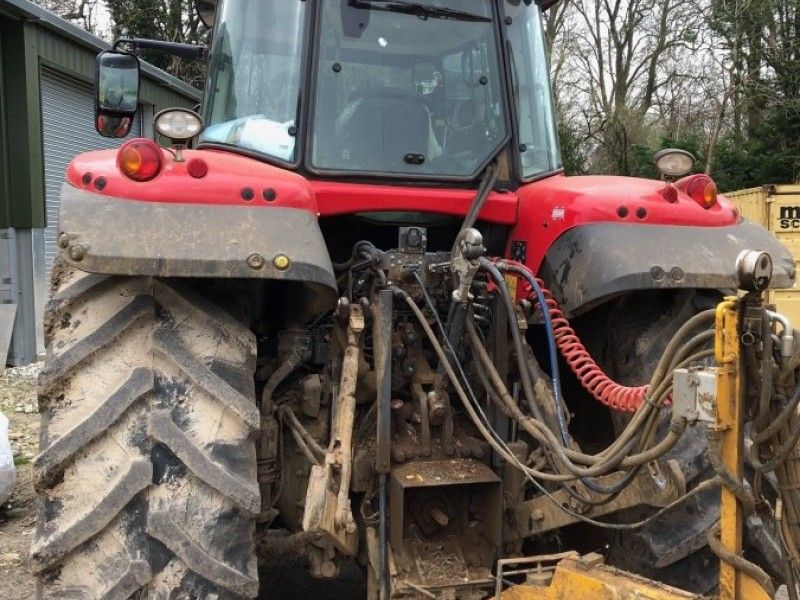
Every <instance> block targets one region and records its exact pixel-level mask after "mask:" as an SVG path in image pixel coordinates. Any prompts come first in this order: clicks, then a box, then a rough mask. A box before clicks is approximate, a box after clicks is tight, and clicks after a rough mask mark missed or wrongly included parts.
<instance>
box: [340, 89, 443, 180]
mask: <svg viewBox="0 0 800 600" xmlns="http://www.w3.org/2000/svg"><path fill="white" fill-rule="evenodd" d="M336 132H337V135H336V139H339V140H341V144H342V146H341V150H340V152H341V154H340V156H341V157H342V158H343V161H346V162H347V163H349V164H348V168H349V169H354V170H359V171H361V170H364V171H389V170H391V171H396V170H405V169H407V168H408V165H407V164H406V162H405V156H406V155H408V154H421V155H422V156H424V157H426V159H428V158H429V156H428V153H429V143H430V135H431V132H432V124H431V116H430V113H429V112H428V109H427V107H426V106H425V104H424V103H423V102H422V100H421V99H420V97H419V96H418V95H417V94H416V93H415V92H413V91H406V90H403V89H395V88H373V89H370V90H366V91H364V92H361V93H359V94H358V95H356V96H355V97H353V98H352V99H351V100H350V102H349V103H348V104H347V106H346V107H345V109H344V110H343V111H342V114H341V115H340V116H339V118H338V119H337V120H336Z"/></svg>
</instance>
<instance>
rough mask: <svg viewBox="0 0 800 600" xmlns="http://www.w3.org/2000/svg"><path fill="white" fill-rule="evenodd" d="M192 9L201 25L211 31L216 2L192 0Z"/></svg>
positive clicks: (211, 0) (212, 0) (215, 0)
mask: <svg viewBox="0 0 800 600" xmlns="http://www.w3.org/2000/svg"><path fill="white" fill-rule="evenodd" d="M194 8H195V10H196V11H197V16H198V17H200V20H201V21H202V22H203V25H205V26H206V27H208V28H209V29H212V28H213V27H214V16H215V15H216V13H217V0H194Z"/></svg>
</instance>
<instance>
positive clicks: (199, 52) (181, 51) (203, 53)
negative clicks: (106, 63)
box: [113, 38, 208, 60]
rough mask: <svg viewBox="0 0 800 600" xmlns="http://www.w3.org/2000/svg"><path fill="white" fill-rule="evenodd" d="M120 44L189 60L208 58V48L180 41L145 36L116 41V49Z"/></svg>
mask: <svg viewBox="0 0 800 600" xmlns="http://www.w3.org/2000/svg"><path fill="white" fill-rule="evenodd" d="M120 45H129V46H133V47H134V48H136V49H139V48H144V49H148V50H160V51H161V52H164V53H166V54H172V55H173V56H178V57H180V58H188V59H189V60H206V59H207V58H208V48H206V47H205V46H199V45H195V44H181V43H179V42H164V41H161V40H148V39H144V38H122V39H119V40H117V41H116V42H114V46H113V48H114V50H119V46H120Z"/></svg>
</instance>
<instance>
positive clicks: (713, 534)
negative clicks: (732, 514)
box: [706, 522, 775, 598]
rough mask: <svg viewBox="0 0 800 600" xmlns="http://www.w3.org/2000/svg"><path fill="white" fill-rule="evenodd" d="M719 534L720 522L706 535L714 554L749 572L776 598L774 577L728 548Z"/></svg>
mask: <svg viewBox="0 0 800 600" xmlns="http://www.w3.org/2000/svg"><path fill="white" fill-rule="evenodd" d="M719 535H720V524H719V522H717V524H716V525H715V526H714V527H712V528H711V529H710V530H709V531H708V534H707V535H706V541H707V542H708V547H709V548H710V549H711V551H712V552H713V553H714V554H716V556H717V558H719V559H720V560H721V561H723V562H726V563H728V564H730V565H733V566H734V567H736V570H737V571H742V572H743V573H747V574H748V575H749V576H750V577H752V578H753V579H755V580H756V582H757V583H758V584H759V585H760V586H761V587H762V588H764V591H765V592H767V594H768V595H769V597H770V598H774V597H775V586H774V585H773V584H772V579H771V578H770V576H769V575H767V573H766V572H765V571H764V570H763V569H762V568H761V567H759V566H758V565H757V564H755V563H752V562H750V561H749V560H747V559H746V558H744V557H743V556H740V555H738V554H734V553H733V552H731V551H730V550H728V549H727V548H726V547H725V546H724V545H723V544H722V542H721V541H720V539H719Z"/></svg>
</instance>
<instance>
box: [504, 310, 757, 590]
mask: <svg viewBox="0 0 800 600" xmlns="http://www.w3.org/2000/svg"><path fill="white" fill-rule="evenodd" d="M740 343H741V342H740V339H739V300H737V299H736V298H727V299H726V300H725V301H724V302H722V303H721V304H720V305H719V307H718V308H717V320H716V339H715V354H716V359H717V363H718V364H719V366H718V367H716V368H715V369H713V370H714V372H715V373H716V381H717V395H716V407H715V413H716V417H715V421H714V422H713V423H712V424H711V427H712V428H713V429H714V430H716V431H718V432H720V434H721V436H722V459H723V462H724V463H725V466H726V467H727V468H728V469H729V470H730V471H731V472H732V473H733V474H734V476H735V477H736V478H737V479H741V477H742V471H743V441H744V412H745V407H744V401H743V390H744V385H743V370H742V365H741V352H740V349H741V347H740ZM721 500H722V501H721V507H720V542H721V543H722V546H723V547H724V548H725V550H727V551H728V552H730V553H732V554H736V555H739V554H741V552H742V526H743V525H742V524H743V510H742V506H741V503H740V501H739V500H738V499H737V498H736V496H735V495H734V494H733V493H732V492H730V491H729V490H728V489H727V488H726V487H725V486H723V487H722V498H721ZM553 565H555V566H553ZM522 574H525V575H526V578H527V582H526V584H523V585H518V586H514V587H512V588H510V589H508V590H506V591H505V592H501V591H500V587H501V582H502V581H503V579H504V578H505V577H509V576H514V575H522ZM497 577H498V590H497V595H496V597H497V598H501V599H502V600H687V599H689V598H698V599H699V598H703V596H698V595H696V594H691V593H688V592H685V591H682V590H679V589H676V588H673V587H670V586H667V585H664V584H661V583H658V582H655V581H652V580H649V579H646V578H643V577H639V576H637V575H634V574H631V573H627V572H625V571H621V570H619V569H615V568H613V567H609V566H607V565H605V564H603V557H602V556H601V555H599V554H589V555H586V556H582V557H581V556H579V555H578V554H577V553H574V552H573V553H567V554H561V555H550V556H538V557H528V558H523V559H504V560H501V561H499V563H498V574H497ZM719 600H771V598H770V596H769V595H768V594H767V592H766V591H765V590H764V589H763V588H762V587H761V586H760V585H759V584H758V583H757V582H756V581H755V580H754V579H753V578H752V577H750V576H749V575H747V574H746V573H743V572H741V571H739V570H737V569H736V568H735V567H734V566H733V565H732V564H729V563H727V562H725V561H721V562H720V573H719Z"/></svg>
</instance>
